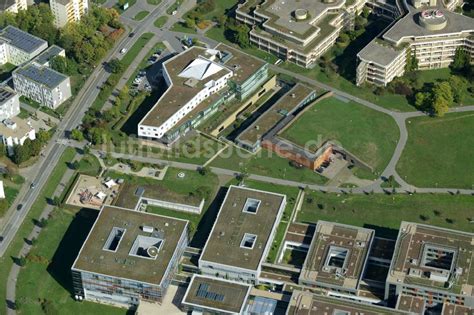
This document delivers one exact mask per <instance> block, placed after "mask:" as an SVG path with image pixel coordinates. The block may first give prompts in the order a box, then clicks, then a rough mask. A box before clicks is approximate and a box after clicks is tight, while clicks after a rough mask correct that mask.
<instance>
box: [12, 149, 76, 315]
mask: <svg viewBox="0 0 474 315" xmlns="http://www.w3.org/2000/svg"><path fill="white" fill-rule="evenodd" d="M75 159H77V154H76V156H75V157H74V159H73V161H74V160H75ZM74 172H75V171H74V170H72V169H69V168H68V169H67V170H66V172H65V173H64V174H63V177H62V178H61V181H60V183H59V185H58V186H57V187H56V190H55V191H54V194H53V196H52V197H55V196H60V195H61V193H62V191H63V189H64V187H65V186H66V185H67V184H68V182H69V181H70V180H71V178H72V176H73V175H74ZM54 208H55V207H54V206H52V205H49V204H48V205H47V206H46V208H44V210H43V212H42V213H41V215H40V217H39V218H38V219H42V218H45V219H47V218H48V217H49V215H50V214H51V212H52V211H53V209H54ZM40 232H41V228H40V227H38V226H37V225H35V226H34V227H33V230H32V231H31V233H30V234H29V235H28V241H29V243H26V242H25V243H24V244H23V247H22V248H21V250H20V252H19V253H18V254H17V255H16V257H25V256H26V255H27V254H28V253H29V252H30V250H31V248H32V245H31V240H33V239H37V238H38V235H39V233H40ZM20 271H21V267H20V266H19V265H18V264H16V263H13V265H12V268H11V269H10V273H9V275H8V279H7V296H6V298H7V305H14V303H15V300H16V280H17V278H18V275H19V273H20ZM14 314H16V311H15V310H12V309H11V308H7V315H14Z"/></svg>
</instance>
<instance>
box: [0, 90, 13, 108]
mask: <svg viewBox="0 0 474 315" xmlns="http://www.w3.org/2000/svg"><path fill="white" fill-rule="evenodd" d="M15 94H16V93H15V91H13V90H12V89H10V88H7V87H4V86H0V104H3V102H5V101H6V100H9V99H10V98H12V97H13V96H14V95H15Z"/></svg>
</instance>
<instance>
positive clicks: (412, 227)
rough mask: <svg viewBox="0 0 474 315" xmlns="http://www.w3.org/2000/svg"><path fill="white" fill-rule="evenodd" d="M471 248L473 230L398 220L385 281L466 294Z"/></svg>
mask: <svg viewBox="0 0 474 315" xmlns="http://www.w3.org/2000/svg"><path fill="white" fill-rule="evenodd" d="M473 250H474V234H473V233H465V232H460V231H454V230H448V229H443V228H438V227H435V226H428V225H422V224H416V223H410V222H402V224H401V227H400V234H399V236H398V239H397V244H396V246H395V253H394V258H393V260H392V265H391V267H390V271H389V276H388V281H389V282H397V283H398V282H401V283H404V284H407V285H416V286H423V287H429V288H434V289H438V290H445V291H448V292H451V293H454V294H470V293H469V292H474V291H473V290H474V267H473V264H472V263H471V259H472V253H473ZM447 283H449V285H446V284H447Z"/></svg>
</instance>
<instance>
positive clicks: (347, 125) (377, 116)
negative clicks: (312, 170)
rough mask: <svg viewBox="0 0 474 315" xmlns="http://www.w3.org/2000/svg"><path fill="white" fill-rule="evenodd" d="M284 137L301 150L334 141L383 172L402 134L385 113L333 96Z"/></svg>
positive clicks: (317, 103) (308, 112)
mask: <svg viewBox="0 0 474 315" xmlns="http://www.w3.org/2000/svg"><path fill="white" fill-rule="evenodd" d="M283 136H284V137H285V138H287V139H288V140H290V141H292V142H294V143H296V144H298V145H300V146H302V147H305V146H306V145H307V144H308V143H318V144H317V146H321V145H322V144H324V143H325V142H326V141H334V142H336V143H339V144H340V145H341V146H342V147H343V148H344V149H346V150H348V151H349V152H351V153H353V154H354V155H356V156H357V157H358V158H359V159H360V160H362V161H364V162H365V163H367V164H368V165H370V166H371V167H373V169H374V171H375V172H376V173H381V172H382V171H383V169H384V168H385V166H386V165H387V164H388V162H389V161H390V158H391V157H392V154H393V151H394V150H395V147H396V144H397V141H398V138H399V131H398V127H397V125H396V123H395V121H394V120H393V119H392V118H391V117H390V116H388V115H386V114H384V113H381V112H377V111H375V110H372V109H370V108H368V107H365V106H363V105H361V104H357V103H355V102H352V101H343V100H340V99H338V98H336V97H330V98H327V99H323V100H321V101H319V102H316V103H315V104H314V105H312V107H311V108H309V109H308V110H307V111H306V112H305V113H304V114H303V115H301V116H300V118H299V119H298V120H297V121H296V122H294V123H293V124H292V125H291V126H290V127H289V128H288V129H287V130H285V132H284V133H283Z"/></svg>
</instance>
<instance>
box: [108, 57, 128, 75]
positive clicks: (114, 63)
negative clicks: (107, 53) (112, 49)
mask: <svg viewBox="0 0 474 315" xmlns="http://www.w3.org/2000/svg"><path fill="white" fill-rule="evenodd" d="M107 66H108V67H109V69H110V72H112V73H121V72H122V71H123V70H124V68H125V67H124V65H123V63H122V61H120V60H118V59H117V58H113V59H112V60H110V61H109V62H108V63H107Z"/></svg>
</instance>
